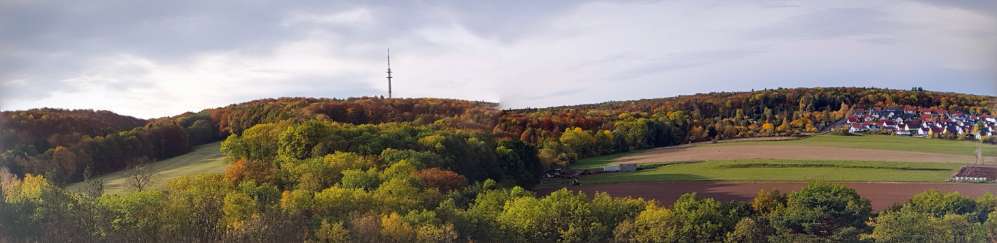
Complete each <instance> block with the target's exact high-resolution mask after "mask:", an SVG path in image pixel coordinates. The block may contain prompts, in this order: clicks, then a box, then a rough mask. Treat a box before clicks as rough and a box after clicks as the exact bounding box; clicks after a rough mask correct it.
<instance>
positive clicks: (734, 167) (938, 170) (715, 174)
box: [582, 160, 961, 183]
mask: <svg viewBox="0 0 997 243" xmlns="http://www.w3.org/2000/svg"><path fill="white" fill-rule="evenodd" d="M960 166H961V165H960V164H952V163H904V162H880V161H835V160H828V161H800V160H723V161H704V162H690V163H674V164H660V165H647V166H645V167H644V168H643V169H642V170H640V171H637V172H631V173H606V174H598V175H591V176H585V177H582V183H617V182H636V181H699V180H730V181H807V180H821V181H884V182H885V181H895V182H913V181H920V182H942V181H945V180H946V179H948V178H949V176H951V175H952V173H954V172H955V171H956V170H958V169H959V167H960Z"/></svg>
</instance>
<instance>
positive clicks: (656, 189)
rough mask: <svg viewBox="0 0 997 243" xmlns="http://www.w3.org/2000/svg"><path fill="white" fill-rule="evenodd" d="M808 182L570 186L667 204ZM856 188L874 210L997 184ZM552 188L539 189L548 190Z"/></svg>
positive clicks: (993, 188)
mask: <svg viewBox="0 0 997 243" xmlns="http://www.w3.org/2000/svg"><path fill="white" fill-rule="evenodd" d="M806 184H807V183H806V182H631V183H617V184H594V185H581V186H570V187H567V188H568V189H570V190H576V191H582V192H585V193H588V194H592V193H595V192H606V193H609V194H610V195H613V196H618V197H624V196H632V197H642V198H644V199H655V200H657V201H658V202H660V203H661V204H663V205H665V206H671V204H672V203H673V202H674V201H675V200H676V199H678V198H679V196H681V195H682V194H684V193H687V192H695V193H697V194H698V196H700V197H711V198H714V199H717V200H721V201H733V200H741V201H750V200H751V199H752V198H754V196H755V194H756V193H758V190H761V189H765V190H779V191H781V192H792V191H798V190H800V189H801V188H803V186H805V185H806ZM842 184H844V185H846V186H848V187H851V188H854V189H855V190H856V191H858V193H859V194H860V195H862V197H864V198H866V199H869V200H870V201H871V202H872V208H873V210H883V209H886V208H889V207H890V206H892V205H894V204H898V203H904V202H906V201H908V200H910V198H911V197H912V196H914V194H918V193H921V192H924V191H927V190H937V191H941V192H959V193H961V194H962V195H963V196H969V197H977V196H980V195H982V194H984V193H986V192H991V193H997V184H958V183H842ZM551 191H553V190H552V189H547V190H543V191H538V193H540V194H541V195H544V194H548V193H550V192H551Z"/></svg>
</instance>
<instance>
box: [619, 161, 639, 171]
mask: <svg viewBox="0 0 997 243" xmlns="http://www.w3.org/2000/svg"><path fill="white" fill-rule="evenodd" d="M620 171H622V172H634V171H637V164H634V163H629V164H620Z"/></svg>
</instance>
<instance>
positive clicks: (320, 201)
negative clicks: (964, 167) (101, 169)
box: [0, 155, 997, 242]
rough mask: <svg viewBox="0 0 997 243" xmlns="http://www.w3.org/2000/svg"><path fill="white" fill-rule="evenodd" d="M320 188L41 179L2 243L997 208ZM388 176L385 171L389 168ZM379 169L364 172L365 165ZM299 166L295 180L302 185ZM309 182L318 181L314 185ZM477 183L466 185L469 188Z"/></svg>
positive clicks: (794, 195)
mask: <svg viewBox="0 0 997 243" xmlns="http://www.w3.org/2000/svg"><path fill="white" fill-rule="evenodd" d="M335 157H337V158H335V159H324V160H325V163H329V164H337V163H342V162H343V161H344V160H345V161H352V162H359V163H357V164H352V163H347V164H346V165H348V167H349V166H354V167H352V169H345V170H342V171H341V172H340V173H338V176H337V177H335V178H333V179H332V180H331V181H328V182H327V183H329V184H328V185H329V186H326V187H321V188H318V189H315V188H313V187H312V186H314V185H318V184H311V183H312V182H304V181H301V182H293V183H292V184H288V185H283V186H281V185H275V184H272V183H269V182H263V183H258V182H256V181H255V180H253V179H248V178H241V179H235V178H233V177H231V176H228V175H226V176H221V175H205V176H195V177H182V178H179V179H176V180H174V181H172V182H170V183H169V184H168V186H167V188H165V189H164V190H163V191H141V192H129V193H123V194H118V195H104V196H99V197H90V196H85V195H80V194H75V193H69V192H66V191H63V190H62V189H60V188H59V187H56V186H53V185H51V184H48V182H47V180H45V179H44V178H42V177H40V176H31V175H29V176H27V177H25V178H24V179H17V178H15V177H13V176H12V175H9V174H6V175H4V176H0V178H2V179H3V181H2V182H3V183H2V185H3V187H2V189H3V190H2V191H0V241H15V242H20V241H24V242H32V241H38V242H92V241H113V242H142V241H154V242H161V241H171V242H172V241H183V242H203V241H238V242H244V241H262V242H271V241H281V242H303V241H322V242H491V241H509V242H993V241H995V240H997V197H995V196H994V195H993V194H985V195H983V196H981V197H978V198H976V199H975V200H974V199H972V198H967V197H963V196H961V195H959V194H958V193H948V194H944V193H939V192H936V191H928V192H925V193H921V194H918V195H915V196H914V198H913V199H911V200H910V201H909V202H907V203H904V204H902V205H897V206H894V207H893V208H891V209H888V210H885V211H882V212H879V213H875V212H872V211H871V209H870V204H869V201H868V200H866V199H864V198H862V197H860V196H859V195H858V194H857V193H856V192H855V191H854V190H853V189H850V188H847V187H844V186H841V185H833V184H822V183H815V184H810V185H808V186H806V187H804V188H803V189H801V190H800V191H798V192H791V193H785V194H784V193H780V192H767V191H760V192H759V193H758V194H757V195H756V196H755V198H754V199H753V200H752V201H750V202H740V201H733V202H722V201H717V200H714V199H711V198H701V197H697V196H696V195H695V194H691V193H690V194H686V195H683V196H682V197H680V198H679V199H678V200H677V201H675V202H674V204H673V205H672V206H671V207H670V208H669V207H662V206H661V205H660V204H659V203H658V202H655V201H646V200H644V199H640V198H618V197H611V196H608V195H607V194H605V193H597V194H595V195H593V196H591V197H590V196H589V195H585V194H582V193H575V192H570V191H568V190H566V189H562V190H559V191H555V192H553V193H551V194H549V195H534V194H533V193H531V192H529V191H526V190H524V189H522V188H521V187H518V186H515V187H511V188H510V187H500V186H497V185H496V183H495V182H494V181H492V180H485V181H481V182H478V183H473V184H469V185H466V183H468V182H467V181H465V180H464V177H462V176H460V175H458V174H454V173H448V172H447V171H446V170H442V169H436V168H429V169H420V168H421V167H420V166H419V165H416V164H414V163H407V162H402V161H399V162H395V163H389V164H390V165H387V167H386V168H383V169H382V168H380V167H381V166H384V165H381V164H379V163H378V162H370V161H364V159H363V158H361V157H351V156H350V155H336V156H335ZM385 165H386V164H385ZM365 167H369V168H368V169H366V170H364V169H363V168H365ZM295 171H296V169H291V170H290V171H288V172H289V173H292V174H291V175H295V176H303V175H300V174H293V173H296V172H295ZM302 178H307V177H302ZM465 185H466V186H465Z"/></svg>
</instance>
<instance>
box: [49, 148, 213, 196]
mask: <svg viewBox="0 0 997 243" xmlns="http://www.w3.org/2000/svg"><path fill="white" fill-rule="evenodd" d="M220 144H221V143H217V142H216V143H210V144H204V145H199V146H197V147H194V149H193V150H192V151H191V152H190V153H187V154H184V155H180V156H176V157H173V158H169V159H166V160H163V161H156V162H153V163H149V164H146V165H145V169H146V170H147V171H148V172H149V174H151V175H152V176H151V178H152V182H151V183H150V185H149V187H150V188H162V187H163V185H164V184H165V183H166V182H167V181H170V180H172V179H176V178H178V177H181V176H193V175H202V174H220V173H222V172H224V171H225V166H227V165H228V163H226V161H225V157H224V156H222V153H221V151H220V150H219V149H220ZM133 170H134V169H126V170H121V171H117V172H113V173H109V174H106V175H102V176H98V177H95V178H93V179H94V180H102V181H103V182H104V184H103V192H104V193H105V194H116V193H121V192H125V191H129V190H133V189H132V188H130V186H129V184H128V183H129V182H128V179H129V178H128V177H129V176H130V175H131V174H132V171H133ZM87 186H88V184H87V182H79V183H75V184H71V185H69V186H66V189H68V190H70V191H76V192H83V191H85V190H86V188H85V187H87Z"/></svg>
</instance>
